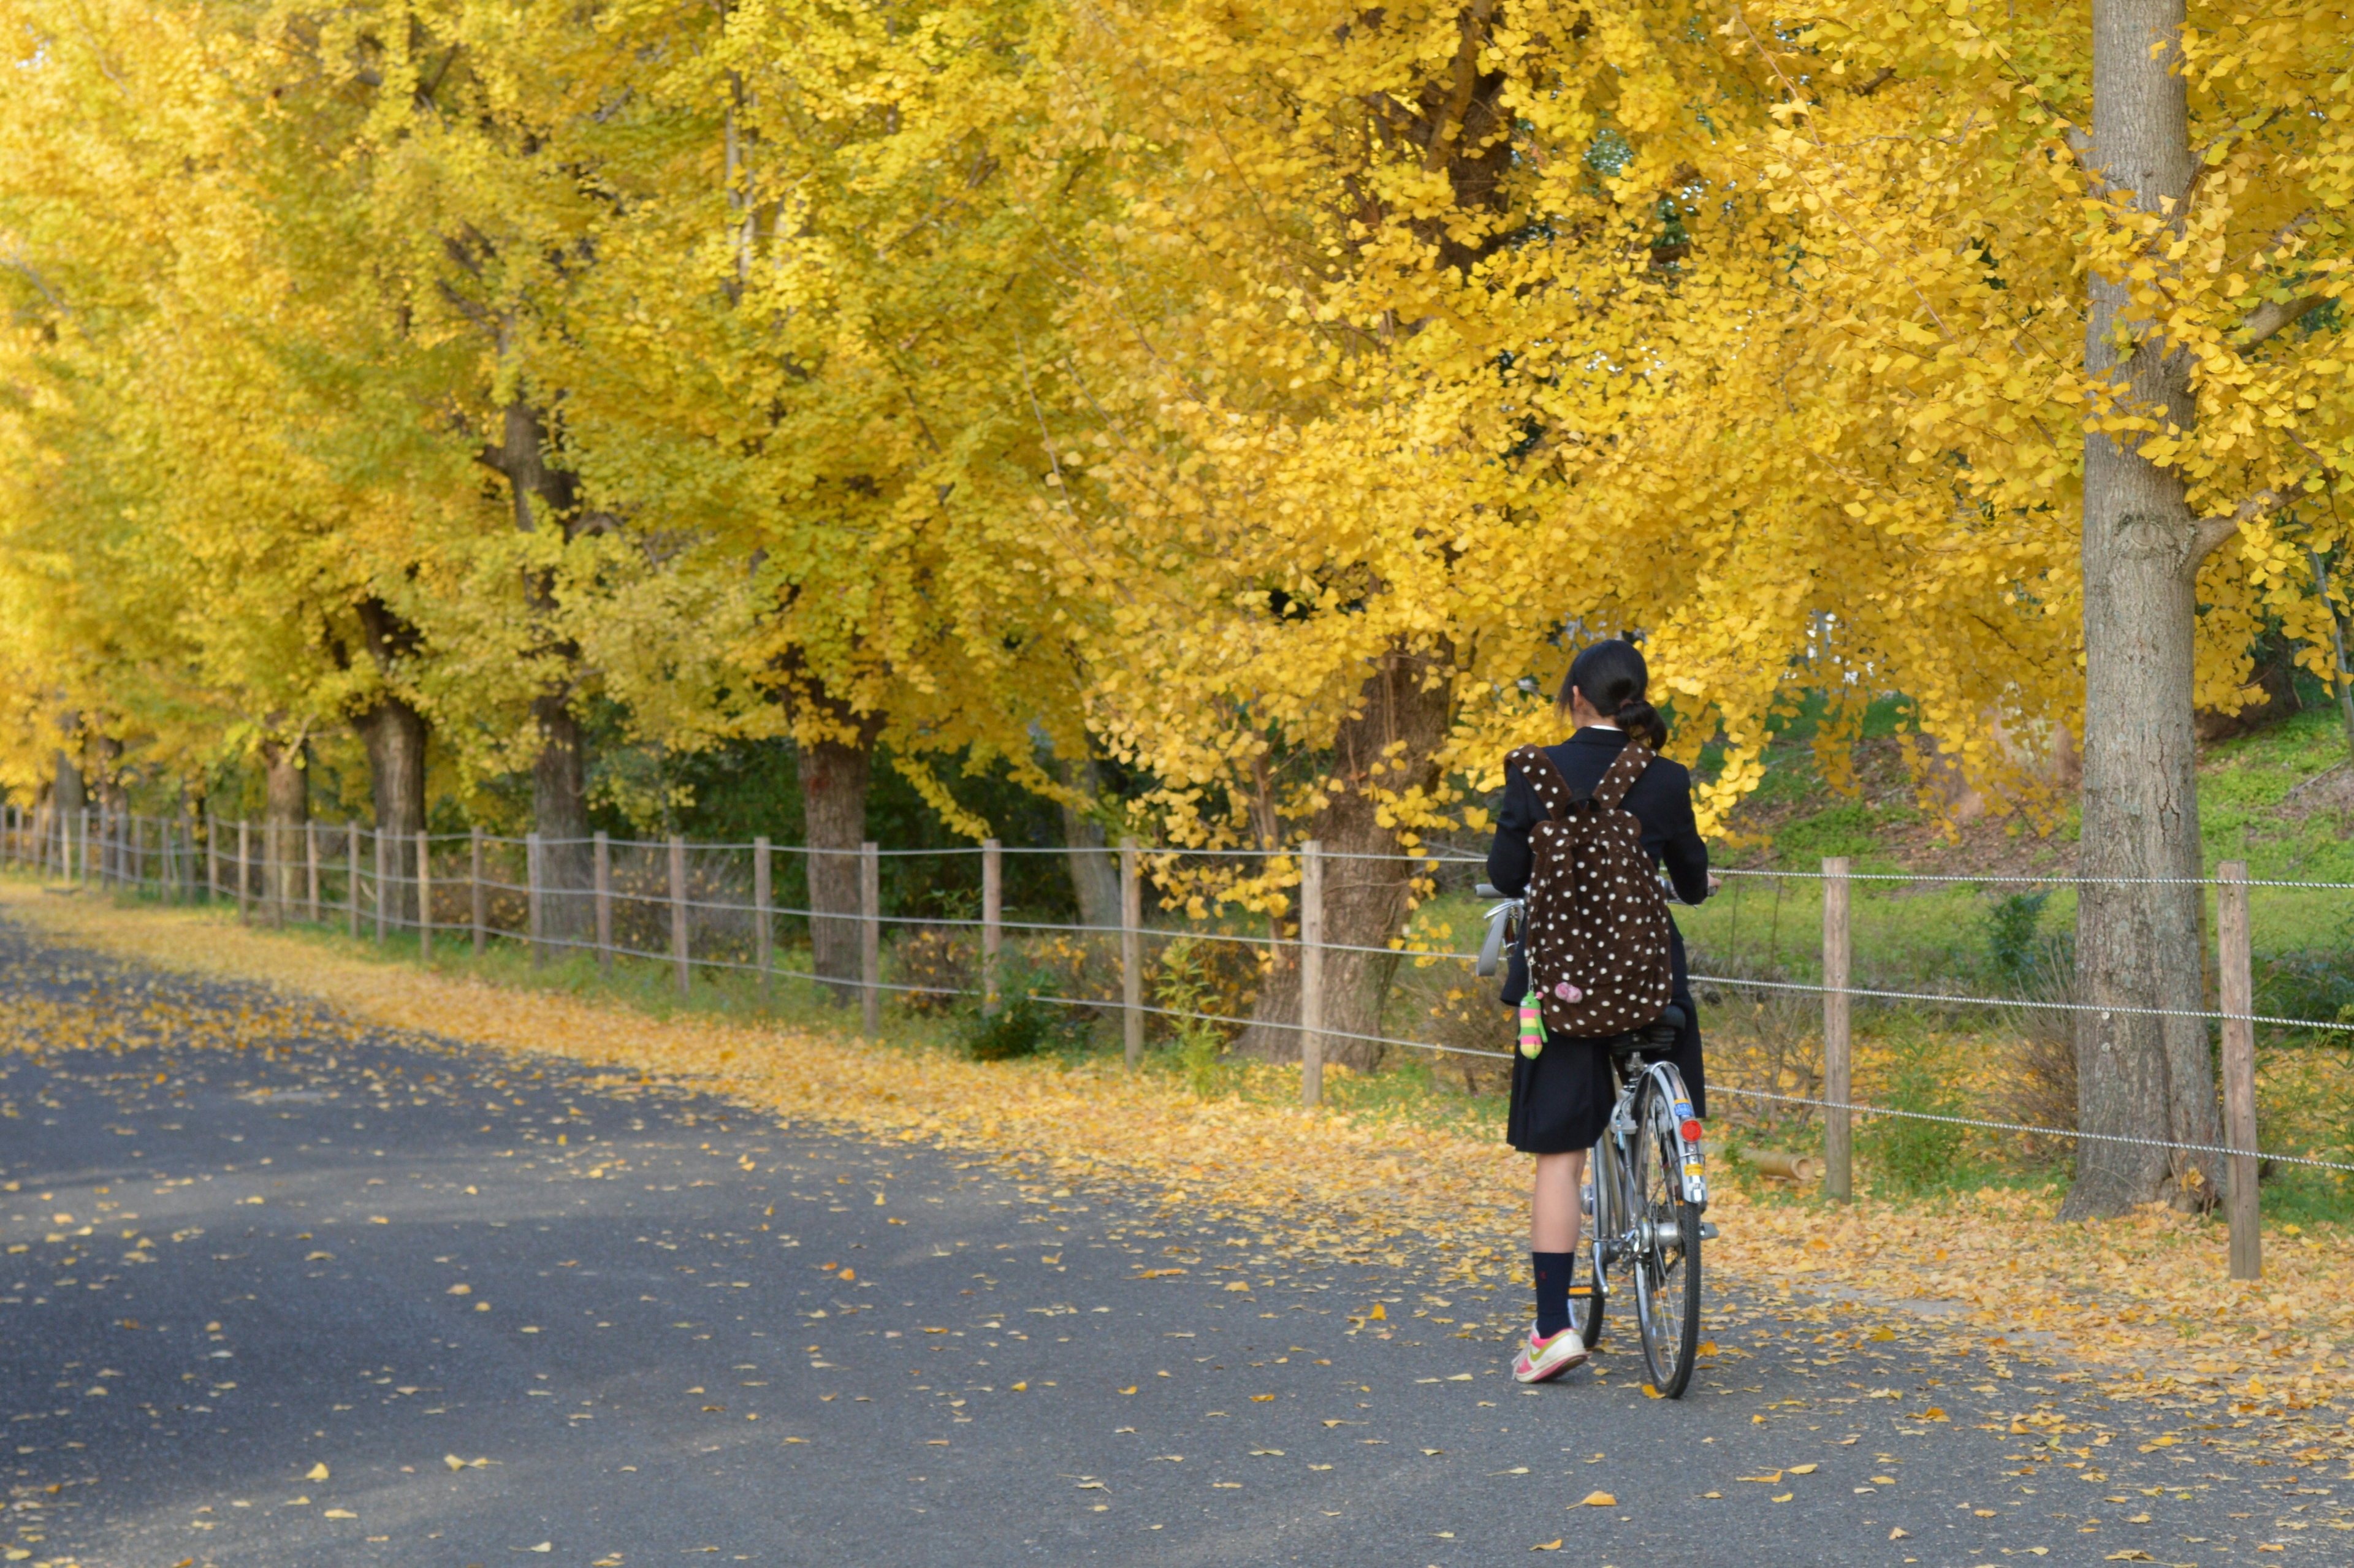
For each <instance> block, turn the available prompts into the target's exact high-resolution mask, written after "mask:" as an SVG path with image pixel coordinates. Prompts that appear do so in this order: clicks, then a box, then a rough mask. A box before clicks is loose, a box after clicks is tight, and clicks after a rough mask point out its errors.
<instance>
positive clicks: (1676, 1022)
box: [1610, 1002, 1684, 1056]
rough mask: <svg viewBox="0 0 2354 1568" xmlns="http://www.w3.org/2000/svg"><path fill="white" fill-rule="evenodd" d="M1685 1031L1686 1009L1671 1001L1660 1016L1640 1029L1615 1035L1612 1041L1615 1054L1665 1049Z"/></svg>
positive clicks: (1612, 1049)
mask: <svg viewBox="0 0 2354 1568" xmlns="http://www.w3.org/2000/svg"><path fill="white" fill-rule="evenodd" d="M1683 1032H1684V1010H1683V1009H1682V1008H1681V1007H1678V1006H1677V1005H1676V1004H1675V1003H1674V1002H1670V1003H1669V1004H1668V1005H1667V1008H1666V1010H1665V1011H1663V1012H1661V1013H1660V1014H1659V1017H1657V1018H1655V1019H1653V1020H1651V1022H1649V1023H1646V1024H1645V1025H1643V1027H1642V1028H1640V1029H1632V1030H1629V1031H1628V1032H1627V1033H1624V1034H1619V1035H1614V1036H1613V1037H1612V1038H1611V1041H1610V1051H1611V1054H1613V1055H1620V1056H1627V1055H1632V1054H1635V1053H1636V1052H1638V1051H1665V1050H1667V1049H1669V1048H1670V1047H1671V1046H1672V1045H1674V1044H1675V1043H1676V1037H1677V1036H1678V1035H1680V1034H1681V1033H1683Z"/></svg>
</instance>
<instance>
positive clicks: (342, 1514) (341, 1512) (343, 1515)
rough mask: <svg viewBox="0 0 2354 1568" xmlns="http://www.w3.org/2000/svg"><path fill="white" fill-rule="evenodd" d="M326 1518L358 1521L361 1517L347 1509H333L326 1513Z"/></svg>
mask: <svg viewBox="0 0 2354 1568" xmlns="http://www.w3.org/2000/svg"><path fill="white" fill-rule="evenodd" d="M324 1517H326V1518H328V1519H357V1518H359V1515H357V1514H355V1513H354V1512H353V1511H352V1510H349V1509H347V1508H331V1509H329V1510H327V1511H326V1514H325V1516H324Z"/></svg>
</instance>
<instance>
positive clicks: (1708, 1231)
mask: <svg viewBox="0 0 2354 1568" xmlns="http://www.w3.org/2000/svg"><path fill="white" fill-rule="evenodd" d="M1700 1239H1701V1240H1702V1241H1714V1240H1715V1239H1716V1222H1715V1221H1714V1220H1702V1222H1701V1223H1700Z"/></svg>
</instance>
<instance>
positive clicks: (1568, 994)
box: [1553, 980, 1585, 1001]
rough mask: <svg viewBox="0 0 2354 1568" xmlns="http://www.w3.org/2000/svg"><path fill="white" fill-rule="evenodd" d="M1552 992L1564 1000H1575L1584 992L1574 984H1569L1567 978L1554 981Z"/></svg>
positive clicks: (1583, 994)
mask: <svg viewBox="0 0 2354 1568" xmlns="http://www.w3.org/2000/svg"><path fill="white" fill-rule="evenodd" d="M1553 995H1555V996H1557V997H1559V998H1561V1000H1562V1001H1577V1000H1579V999H1580V998H1581V997H1583V996H1585V992H1584V991H1580V990H1578V989H1577V988H1576V987H1575V986H1574V985H1572V984H1570V983H1569V982H1568V981H1567V980H1556V981H1554V982H1553Z"/></svg>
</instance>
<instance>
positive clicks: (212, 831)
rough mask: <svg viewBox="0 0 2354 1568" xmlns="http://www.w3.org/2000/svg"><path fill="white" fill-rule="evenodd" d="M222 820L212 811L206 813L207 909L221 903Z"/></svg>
mask: <svg viewBox="0 0 2354 1568" xmlns="http://www.w3.org/2000/svg"><path fill="white" fill-rule="evenodd" d="M220 863H221V855H220V819H219V818H218V817H216V816H214V815H213V814H212V812H210V811H207V812H206V813H205V904H206V906H207V907H210V906H212V905H215V904H217V903H219V902H220V895H221V884H220Z"/></svg>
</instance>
